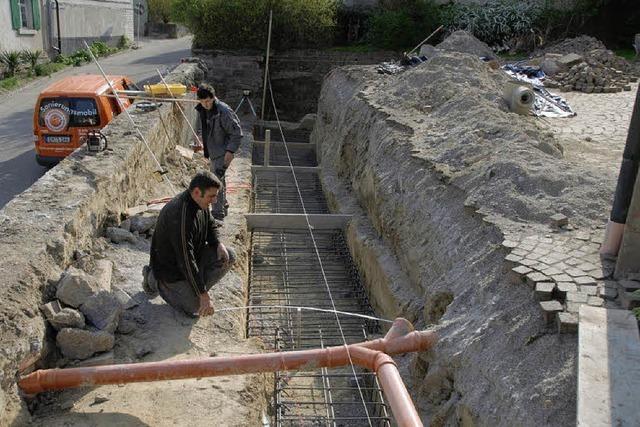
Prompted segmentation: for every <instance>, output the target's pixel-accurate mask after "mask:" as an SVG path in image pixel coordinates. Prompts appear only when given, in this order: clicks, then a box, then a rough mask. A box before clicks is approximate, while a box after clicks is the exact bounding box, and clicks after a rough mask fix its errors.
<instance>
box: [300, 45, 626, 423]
mask: <svg viewBox="0 0 640 427" xmlns="http://www.w3.org/2000/svg"><path fill="white" fill-rule="evenodd" d="M506 81H507V76H506V75H505V74H504V73H503V72H502V71H500V70H493V69H491V68H490V67H489V66H488V65H487V64H486V63H484V62H482V61H481V60H480V59H478V56H474V55H471V54H466V53H455V52H442V53H439V54H438V55H436V56H435V57H433V58H431V59H430V60H429V61H427V62H426V63H423V64H421V65H419V66H417V67H414V68H411V69H408V70H407V71H405V72H403V73H401V74H398V75H395V76H388V75H381V74H377V73H376V71H375V68H374V67H345V68H341V69H338V70H334V71H333V72H332V73H331V74H330V75H329V76H328V77H327V79H326V80H325V83H324V85H323V89H322V94H321V98H320V102H319V109H318V121H317V123H316V127H315V129H314V132H313V134H312V142H314V143H316V144H317V145H318V150H319V152H320V157H321V165H322V175H323V176H322V178H323V183H324V187H325V191H326V192H327V193H328V195H329V197H330V199H332V200H334V203H333V204H334V207H336V208H337V210H338V211H342V212H349V213H353V214H354V215H356V216H357V217H360V218H363V217H364V218H366V220H367V221H368V222H369V223H370V224H371V228H372V229H373V230H374V234H375V235H374V236H373V237H372V239H373V240H375V239H379V240H380V241H381V242H383V244H384V245H386V246H387V247H388V248H389V250H390V252H391V254H390V257H389V258H388V259H386V260H383V261H382V262H383V264H384V263H386V265H394V264H395V265H397V266H399V267H400V269H401V271H400V272H399V273H398V274H397V275H396V276H395V279H397V280H399V281H404V282H402V286H401V287H402V289H403V291H402V292H400V291H397V292H395V293H393V292H392V293H393V294H394V298H396V299H398V303H397V304H396V305H395V307H396V311H395V312H392V311H393V310H390V309H389V306H387V308H385V307H384V302H383V301H382V302H381V301H377V306H378V309H379V310H380V311H381V312H382V313H383V314H385V315H387V316H393V315H396V314H403V315H405V316H407V317H409V318H413V319H416V324H417V325H418V326H420V327H422V326H425V325H432V326H433V327H435V328H436V330H437V331H438V333H439V334H440V337H441V340H440V342H439V344H438V345H437V347H436V348H435V349H434V351H433V352H432V353H429V354H428V355H421V356H420V357H413V358H409V359H410V360H409V362H406V364H408V366H409V368H408V369H409V371H410V373H411V377H412V378H413V384H412V386H411V387H410V390H412V391H413V394H414V399H415V400H416V402H417V404H418V406H419V408H420V411H421V414H422V415H423V417H424V421H425V423H431V425H458V423H462V424H463V425H486V426H495V425H504V426H508V425H523V426H539V425H558V426H560V425H570V424H573V423H575V410H576V403H575V402H576V355H577V337H576V335H575V334H557V330H556V329H555V328H553V327H549V326H547V324H546V323H545V322H544V320H543V318H542V315H541V311H540V308H539V305H538V302H537V301H536V299H535V298H534V296H533V293H532V291H531V290H530V289H529V288H528V287H526V286H518V285H513V284H512V283H510V281H509V279H508V277H507V275H506V274H505V273H506V271H508V270H506V269H505V264H504V257H505V255H506V254H507V251H506V250H505V249H504V248H502V247H501V246H500V244H501V242H502V240H503V239H504V236H505V234H507V233H508V234H509V235H524V234H526V233H534V234H541V235H543V236H544V235H545V234H546V235H548V234H549V233H553V232H554V231H553V230H552V229H551V228H550V226H549V217H550V216H552V215H554V214H556V213H562V214H564V215H566V216H567V217H569V219H570V224H571V226H570V227H571V228H572V229H574V230H599V229H600V228H601V227H602V226H603V224H604V221H605V220H606V217H607V215H608V209H609V206H610V201H611V197H612V192H613V189H614V188H615V178H616V177H615V169H613V170H610V171H608V172H607V173H605V174H602V173H601V172H602V171H598V170H596V168H595V167H593V168H592V167H589V165H585V164H583V163H581V162H578V161H573V160H567V159H566V158H565V154H568V153H564V150H565V147H564V146H563V141H562V140H561V139H559V138H558V137H556V136H554V134H553V133H552V132H550V131H549V129H548V127H546V126H543V123H541V122H540V121H539V120H538V119H536V118H534V117H525V116H520V115H517V114H514V113H511V112H509V111H508V109H507V106H506V105H505V103H504V101H503V100H502V97H501V95H502V88H503V86H504V85H505V83H506ZM570 157H571V158H575V156H570ZM356 258H357V255H356ZM370 273H371V274H370V275H372V274H374V272H373V271H372V272H370ZM364 274H365V276H367V272H366V271H365V273H364ZM398 283H400V282H398ZM415 295H417V297H416V296H415ZM372 299H373V300H374V301H376V298H375V297H374V298H372Z"/></svg>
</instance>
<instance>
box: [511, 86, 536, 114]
mask: <svg viewBox="0 0 640 427" xmlns="http://www.w3.org/2000/svg"><path fill="white" fill-rule="evenodd" d="M535 100H536V95H535V94H534V93H533V90H531V89H529V88H528V87H525V86H517V87H515V88H514V89H513V92H512V94H511V102H510V106H511V111H513V112H515V113H518V114H529V111H531V107H533V103H534V101H535Z"/></svg>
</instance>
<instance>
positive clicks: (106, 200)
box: [0, 64, 204, 425]
mask: <svg viewBox="0 0 640 427" xmlns="http://www.w3.org/2000/svg"><path fill="white" fill-rule="evenodd" d="M203 76H204V73H203V71H202V70H201V69H200V68H198V66H197V65H195V64H183V65H181V66H179V67H178V68H177V69H176V70H174V72H173V73H171V74H170V75H169V76H168V77H167V81H168V82H183V83H185V84H197V83H199V82H200V81H201V80H202V78H203ZM186 111H187V114H190V115H191V114H193V110H192V109H191V108H186ZM131 114H132V116H133V117H134V120H135V122H136V123H137V124H138V126H139V128H140V130H141V131H142V133H143V134H144V135H145V137H146V139H147V141H148V142H149V144H150V148H151V150H152V151H153V152H154V154H155V155H156V156H157V157H158V159H159V160H160V162H162V159H163V156H164V155H165V153H167V152H168V151H169V150H170V149H172V148H173V147H174V146H175V145H176V144H177V143H180V142H184V141H187V138H188V135H189V133H188V132H189V130H188V127H187V126H186V125H185V123H184V119H183V118H182V116H181V115H180V113H179V111H178V109H177V108H176V107H175V106H174V105H172V104H165V105H162V106H161V107H160V108H159V110H158V111H157V112H148V113H142V112H137V111H135V110H133V109H132V110H131ZM103 133H104V134H105V136H106V137H107V139H108V141H109V147H108V150H107V151H105V152H103V153H100V154H97V155H93V154H89V153H87V151H86V150H85V148H84V147H80V148H79V149H78V150H76V151H75V152H74V153H73V154H72V155H71V156H69V157H68V158H67V159H65V160H64V161H62V162H61V163H60V164H59V165H58V166H56V167H55V168H53V169H51V170H50V171H49V172H47V173H46V174H45V175H44V176H43V177H42V178H40V179H39V180H38V181H37V182H36V183H35V184H34V185H33V186H32V187H31V188H29V189H28V190H27V191H25V192H24V193H22V194H21V195H20V196H18V197H16V198H15V199H13V200H12V201H11V202H9V203H8V204H7V205H6V206H5V207H4V208H3V209H2V210H0V252H1V253H2V254H3V262H2V264H1V265H0V277H2V279H1V282H0V283H1V286H0V300H1V301H2V306H1V308H0V384H1V388H0V413H1V414H2V415H1V416H0V425H9V424H12V423H16V424H22V423H24V422H26V421H27V420H28V418H29V414H28V412H27V410H26V405H25V404H24V402H23V401H22V400H21V399H20V397H19V394H18V390H17V387H16V381H15V380H16V374H17V371H18V365H19V364H20V363H21V362H23V361H24V360H25V359H27V358H29V357H30V356H31V357H34V358H37V357H45V356H46V352H47V347H48V346H47V343H46V341H47V340H46V327H45V320H44V318H43V317H42V316H41V314H40V312H39V310H38V307H39V306H40V304H41V303H42V302H44V298H43V291H45V289H46V287H47V282H48V281H49V280H50V281H57V280H58V279H59V277H60V273H61V272H62V270H63V269H64V268H66V267H67V266H68V265H69V264H70V262H71V261H72V259H73V256H74V252H75V251H78V250H82V249H83V248H86V247H90V245H91V243H92V240H93V239H94V238H95V237H96V236H98V235H99V234H100V232H101V229H102V226H103V223H104V221H105V219H106V218H107V216H108V215H109V213H112V212H122V211H124V210H125V209H126V208H127V207H129V206H130V205H131V204H134V203H135V202H136V201H137V200H139V199H140V198H141V195H144V194H145V193H146V192H147V191H148V190H149V189H150V188H151V187H152V186H153V185H154V183H155V181H154V176H153V172H154V171H155V170H156V169H157V167H156V165H155V162H154V161H153V159H152V157H151V155H150V154H149V152H148V150H147V148H146V147H145V145H144V144H143V142H142V141H141V140H140V139H139V137H138V136H137V135H136V132H135V131H134V129H133V127H132V125H131V124H130V122H129V121H128V118H127V117H126V115H125V114H121V115H120V116H118V117H117V118H116V119H114V121H113V122H112V123H111V124H109V125H108V126H107V127H106V128H105V129H103ZM40 349H42V350H40Z"/></svg>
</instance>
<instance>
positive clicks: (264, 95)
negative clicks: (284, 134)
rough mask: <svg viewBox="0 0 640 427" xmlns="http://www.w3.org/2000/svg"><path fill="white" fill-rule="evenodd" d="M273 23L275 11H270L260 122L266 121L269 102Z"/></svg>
mask: <svg viewBox="0 0 640 427" xmlns="http://www.w3.org/2000/svg"><path fill="white" fill-rule="evenodd" d="M272 21H273V10H270V11H269V35H268V36H267V57H266V59H265V65H264V85H263V88H262V110H261V111H260V120H264V108H265V104H266V102H267V79H268V78H269V52H270V51H271V23H272Z"/></svg>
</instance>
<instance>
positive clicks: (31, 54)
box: [20, 49, 42, 73]
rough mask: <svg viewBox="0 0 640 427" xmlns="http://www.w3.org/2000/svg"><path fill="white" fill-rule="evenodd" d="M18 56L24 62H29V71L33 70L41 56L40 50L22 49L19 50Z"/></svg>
mask: <svg viewBox="0 0 640 427" xmlns="http://www.w3.org/2000/svg"><path fill="white" fill-rule="evenodd" d="M20 56H21V58H22V60H23V61H24V63H26V64H29V71H30V72H31V73H33V72H35V69H36V65H37V64H38V61H39V60H40V57H41V56H42V51H41V50H26V49H25V50H23V51H22V52H20Z"/></svg>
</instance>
